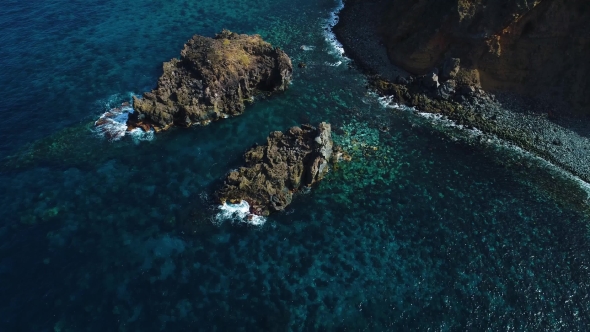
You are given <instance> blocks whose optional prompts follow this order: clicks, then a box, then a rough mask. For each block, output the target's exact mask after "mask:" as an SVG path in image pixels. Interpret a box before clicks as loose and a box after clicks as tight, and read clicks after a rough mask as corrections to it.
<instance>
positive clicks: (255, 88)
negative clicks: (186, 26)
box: [127, 30, 293, 131]
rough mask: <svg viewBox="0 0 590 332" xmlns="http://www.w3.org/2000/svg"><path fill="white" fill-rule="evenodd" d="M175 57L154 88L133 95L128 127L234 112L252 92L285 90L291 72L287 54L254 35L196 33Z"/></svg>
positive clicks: (197, 119)
mask: <svg viewBox="0 0 590 332" xmlns="http://www.w3.org/2000/svg"><path fill="white" fill-rule="evenodd" d="M180 55H181V56H180V59H172V60H170V61H169V62H165V63H164V65H163V67H164V68H163V69H164V73H163V74H162V76H161V77H160V79H159V80H158V86H157V88H156V89H154V90H152V91H151V92H146V93H144V94H143V97H142V98H137V97H134V98H133V108H134V110H135V112H134V113H133V114H132V115H131V116H130V117H129V120H128V122H127V124H128V126H129V127H130V128H134V127H139V128H142V129H144V130H145V128H149V127H150V126H151V127H153V128H154V130H156V131H160V130H164V129H167V128H169V127H171V126H172V125H179V126H190V125H192V124H207V123H209V122H210V121H214V120H217V119H220V118H227V117H229V116H235V115H239V114H241V113H243V112H244V109H245V101H249V100H252V98H253V97H254V96H255V95H257V94H260V93H272V92H276V91H284V90H285V89H287V87H288V85H289V82H290V81H291V76H292V73H293V66H292V64H291V60H290V59H289V57H288V56H287V54H286V53H285V52H283V51H282V50H281V49H280V48H278V47H277V48H274V47H272V46H271V45H270V44H269V43H267V42H265V41H264V40H262V38H261V37H260V36H259V35H245V34H242V35H240V34H237V33H233V32H230V31H227V30H223V31H222V32H221V33H219V34H217V35H216V36H215V37H214V38H209V37H203V36H199V35H195V36H193V38H192V39H191V40H189V41H188V42H187V43H186V44H185V45H184V49H183V50H182V52H181V53H180Z"/></svg>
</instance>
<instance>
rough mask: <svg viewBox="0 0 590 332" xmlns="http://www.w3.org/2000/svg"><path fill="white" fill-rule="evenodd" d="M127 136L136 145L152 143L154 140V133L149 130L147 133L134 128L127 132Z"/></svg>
mask: <svg viewBox="0 0 590 332" xmlns="http://www.w3.org/2000/svg"><path fill="white" fill-rule="evenodd" d="M127 135H129V136H131V138H132V139H133V141H134V142H135V143H136V144H139V142H141V141H152V140H153V139H154V131H153V130H151V129H150V130H149V131H143V130H142V129H139V128H134V129H132V130H131V131H128V132H127Z"/></svg>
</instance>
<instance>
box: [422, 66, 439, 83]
mask: <svg viewBox="0 0 590 332" xmlns="http://www.w3.org/2000/svg"><path fill="white" fill-rule="evenodd" d="M422 84H423V85H424V86H425V87H427V88H438V87H439V85H440V84H439V83H438V69H436V68H433V69H432V70H431V71H430V72H429V73H428V74H426V75H425V76H424V77H422Z"/></svg>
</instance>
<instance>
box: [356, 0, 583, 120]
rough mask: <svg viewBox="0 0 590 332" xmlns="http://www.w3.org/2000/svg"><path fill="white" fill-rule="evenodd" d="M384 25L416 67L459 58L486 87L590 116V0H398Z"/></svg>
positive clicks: (395, 55) (391, 45) (396, 51)
mask: <svg viewBox="0 0 590 332" xmlns="http://www.w3.org/2000/svg"><path fill="white" fill-rule="evenodd" d="M349 1H358V0H349ZM379 30H380V34H381V37H382V39H383V42H384V43H385V45H386V47H387V51H388V54H389V57H390V59H391V60H392V61H393V62H394V63H395V64H396V65H399V66H401V67H402V68H404V69H406V70H407V71H409V72H411V73H413V74H426V73H427V72H428V71H430V70H431V69H432V68H433V67H437V66H438V67H439V68H440V67H441V65H442V63H443V62H444V60H445V59H446V58H459V59H460V62H461V72H460V73H459V77H468V78H469V80H472V81H473V82H474V83H476V84H481V86H482V87H483V88H484V89H486V90H490V91H494V90H509V91H515V92H518V93H524V94H529V95H534V96H539V95H542V96H545V97H550V98H552V99H553V98H555V99H557V100H563V101H566V102H568V103H569V104H570V105H571V106H572V110H573V111H574V112H575V113H577V114H584V115H590V107H589V106H588V104H589V103H590V94H589V93H586V91H587V90H588V89H589V88H590V1H588V0H528V1H527V0H512V1H506V0H392V1H390V3H389V4H388V9H387V10H385V12H384V14H383V17H382V22H381V24H380V27H379Z"/></svg>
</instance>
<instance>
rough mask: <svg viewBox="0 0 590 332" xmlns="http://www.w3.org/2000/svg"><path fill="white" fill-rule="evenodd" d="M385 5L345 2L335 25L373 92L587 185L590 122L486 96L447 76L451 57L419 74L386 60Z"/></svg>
mask: <svg viewBox="0 0 590 332" xmlns="http://www.w3.org/2000/svg"><path fill="white" fill-rule="evenodd" d="M386 5H387V1H383V0H370V1H363V2H358V1H347V2H345V5H344V8H343V9H342V10H341V11H340V13H339V22H338V24H337V25H336V26H335V27H334V33H335V35H336V37H337V38H338V40H339V41H340V42H341V43H342V45H343V47H344V50H345V52H346V55H347V56H349V57H350V58H352V59H353V61H354V62H355V64H356V65H357V66H358V67H360V69H362V70H363V71H364V72H365V73H366V74H367V75H368V78H369V82H370V86H371V88H372V89H374V90H375V91H376V92H378V93H379V94H381V95H384V96H393V97H394V99H395V102H398V103H400V104H404V105H406V106H410V107H414V108H415V109H416V110H419V111H421V112H428V113H437V114H441V115H443V116H445V117H447V118H448V119H450V120H453V121H455V122H457V123H458V124H460V125H463V126H464V127H467V128H477V129H479V130H481V131H482V132H483V133H484V134H485V135H493V136H495V137H498V138H501V139H503V140H506V141H509V142H512V143H514V144H516V145H517V146H519V147H521V148H523V149H525V150H527V151H530V152H533V153H535V154H537V155H539V156H540V157H542V158H544V159H546V160H548V161H550V162H552V163H553V164H555V165H557V166H559V167H561V168H563V169H565V170H567V171H568V172H571V173H572V174H573V175H575V176H577V177H579V178H581V179H582V180H584V181H586V182H590V122H588V121H585V119H582V118H579V117H566V116H563V115H561V116H559V115H558V114H565V113H568V112H565V111H558V112H556V111H555V107H563V106H561V105H556V104H550V103H547V102H543V101H540V100H538V99H537V100H533V99H530V98H525V97H522V96H520V95H517V94H511V93H502V94H493V93H489V92H486V91H484V90H483V89H481V87H480V86H478V84H477V82H476V81H472V80H470V77H468V75H463V76H461V75H459V76H460V77H455V76H453V77H449V76H452V74H451V75H449V72H451V71H452V70H453V68H452V67H453V65H454V63H452V59H448V60H447V63H449V62H451V64H450V67H451V68H450V69H447V68H444V67H446V66H445V65H442V66H440V67H441V68H432V71H431V72H430V73H429V74H427V75H422V76H412V75H409V74H408V73H407V72H405V71H404V70H402V69H401V68H398V67H396V66H394V65H393V64H391V62H389V61H384V55H385V56H386V54H387V52H386V49H385V46H384V45H383V43H382V41H381V40H380V38H379V34H378V30H377V29H378V26H377V24H378V23H376V22H380V19H381V13H382V12H383V11H384V10H385V8H386ZM456 65H459V64H456ZM455 75H456V73H455ZM481 139H487V138H486V137H485V136H482V138H481Z"/></svg>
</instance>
